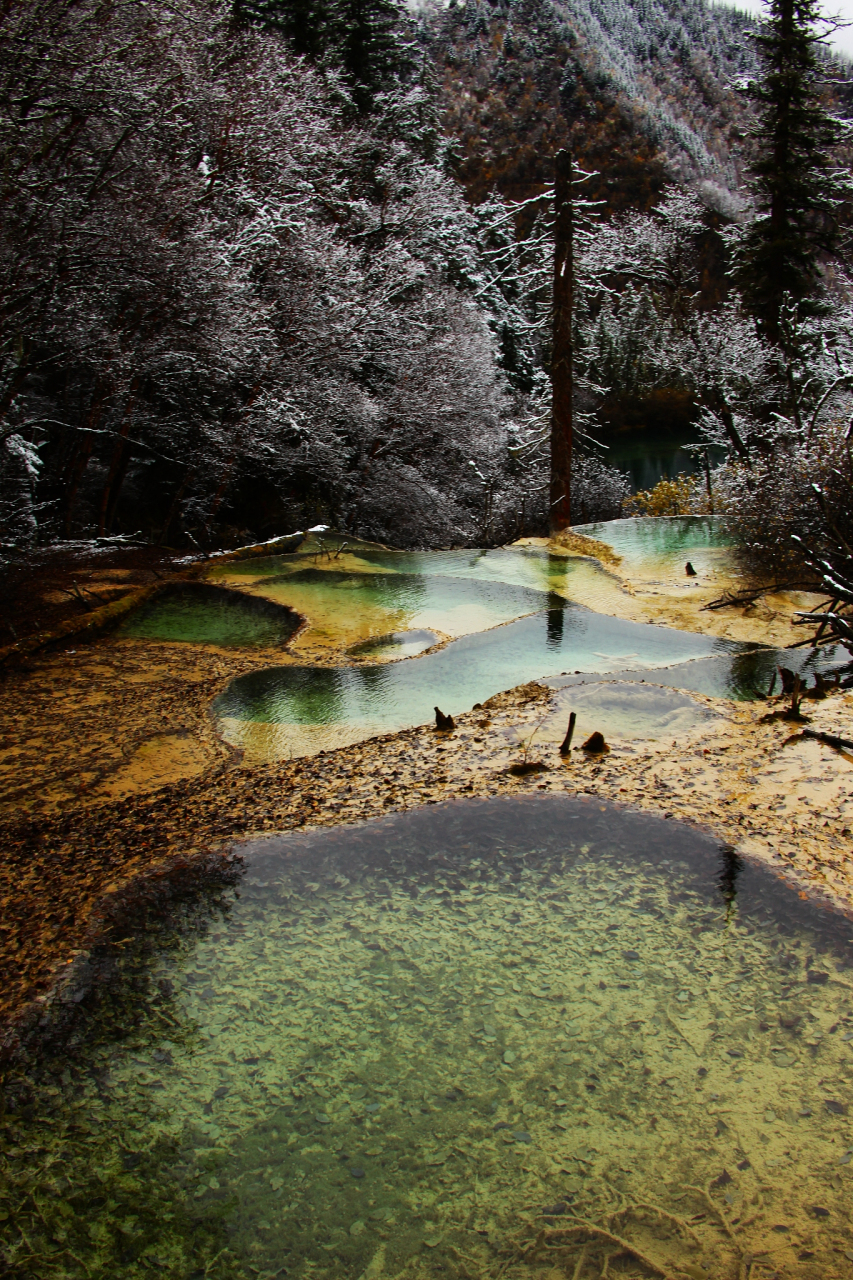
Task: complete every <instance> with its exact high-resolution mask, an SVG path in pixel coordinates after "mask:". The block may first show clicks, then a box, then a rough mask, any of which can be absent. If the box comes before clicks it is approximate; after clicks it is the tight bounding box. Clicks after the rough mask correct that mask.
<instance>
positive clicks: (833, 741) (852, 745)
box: [789, 729, 853, 751]
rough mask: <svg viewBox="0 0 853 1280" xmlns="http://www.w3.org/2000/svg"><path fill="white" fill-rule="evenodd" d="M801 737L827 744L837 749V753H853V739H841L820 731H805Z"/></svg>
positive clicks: (833, 734)
mask: <svg viewBox="0 0 853 1280" xmlns="http://www.w3.org/2000/svg"><path fill="white" fill-rule="evenodd" d="M801 736H802V737H803V738H816V739H817V741H818V742H825V743H826V745H827V746H828V747H835V748H836V750H837V751H843V750H847V751H853V739H850V738H840V737H839V736H838V734H835V733H822V732H821V731H820V730H819V729H803V731H802V734H801ZM789 741H790V739H789Z"/></svg>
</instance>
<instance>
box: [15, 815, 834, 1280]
mask: <svg viewBox="0 0 853 1280" xmlns="http://www.w3.org/2000/svg"><path fill="white" fill-rule="evenodd" d="M242 852H243V854H244V856H245V858H246V867H245V875H244V878H243V883H242V885H241V896H240V897H239V899H235V900H234V902H233V906H232V908H231V910H230V912H229V913H228V915H227V917H226V918H225V920H224V921H223V922H221V923H219V924H217V925H215V926H214V929H213V930H212V931H211V933H210V934H209V935H208V936H207V937H205V938H203V939H202V940H200V941H197V942H195V943H194V944H192V945H188V946H186V947H185V949H184V951H183V952H181V951H180V950H177V951H176V950H172V951H171V952H170V953H168V954H167V955H165V956H164V957H163V958H162V959H160V960H159V961H158V962H157V966H156V968H155V972H154V975H153V986H152V988H151V990H153V991H155V992H157V991H159V993H160V994H159V996H158V999H157V1001H156V1002H155V1003H154V1004H153V1005H148V1006H147V1009H146V1006H145V1005H144V1004H142V1005H139V1004H137V1005H135V1006H134V1004H133V1002H132V1000H131V1001H130V1003H129V1004H128V1006H127V1008H128V1015H131V1014H134V1010H135V1014H134V1016H137V1017H141V1018H142V1020H143V1027H144V1031H141V1032H139V1033H137V1036H136V1039H135V1041H134V1042H133V1044H132V1046H130V1047H126V1048H123V1047H122V1046H121V1045H120V1044H117V1045H114V1046H113V1047H110V1046H109V1045H102V1046H100V1047H96V1046H95V1045H94V1044H93V1045H92V1047H91V1048H90V1047H89V1046H88V1042H87V1043H85V1045H84V1044H81V1046H80V1047H78V1049H77V1051H76V1055H75V1054H71V1055H68V1056H66V1057H64V1058H63V1060H62V1061H60V1062H58V1063H57V1064H56V1070H55V1073H48V1075H47V1077H46V1078H48V1079H52V1081H53V1083H52V1085H51V1086H50V1088H49V1089H47V1090H45V1091H44V1094H43V1097H42V1103H41V1109H40V1110H37V1111H36V1112H35V1113H34V1114H33V1113H31V1114H30V1115H29V1116H28V1115H27V1108H26V1102H24V1103H23V1105H18V1104H16V1105H15V1108H14V1110H13V1116H12V1121H11V1123H12V1125H13V1126H14V1127H15V1143H16V1145H15V1146H14V1149H13V1151H12V1153H11V1170H12V1174H13V1177H14V1178H15V1179H16V1180H17V1184H18V1185H19V1186H24V1187H26V1186H27V1185H28V1183H27V1179H29V1180H30V1181H29V1186H30V1188H31V1189H32V1188H35V1189H36V1192H35V1196H34V1199H35V1201H36V1202H37V1203H38V1205H39V1209H40V1212H41V1213H42V1215H44V1219H43V1221H44V1222H45V1224H46V1225H47V1226H48V1228H49V1231H51V1232H53V1234H54V1238H58V1239H60V1240H61V1241H63V1242H65V1243H66V1244H67V1250H68V1252H67V1254H65V1253H63V1254H62V1255H61V1256H60V1255H59V1253H57V1256H56V1262H55V1265H54V1270H53V1271H51V1272H46V1273H45V1274H57V1275H60V1274H64V1275H68V1276H72V1275H75V1276H76V1275H81V1276H82V1275H83V1274H84V1272H83V1270H82V1267H83V1266H85V1268H86V1272H85V1274H88V1275H91V1276H93V1277H101V1276H104V1277H106V1276H108V1275H115V1274H118V1273H119V1271H120V1274H121V1275H122V1276H128V1277H136V1276H143V1275H149V1274H150V1268H151V1267H156V1268H157V1270H158V1272H159V1274H162V1275H167V1276H175V1277H177V1276H185V1275H187V1274H190V1273H193V1272H194V1271H197V1272H198V1273H200V1274H206V1275H209V1276H211V1277H213V1280H225V1278H226V1277H238V1276H246V1277H247V1280H248V1277H249V1276H251V1275H259V1274H260V1275H268V1274H276V1273H278V1272H279V1271H280V1269H281V1268H282V1267H286V1269H287V1272H288V1274H291V1275H295V1276H304V1277H308V1276H316V1275H320V1274H322V1275H325V1276H329V1277H335V1278H337V1277H340V1280H350V1277H352V1278H353V1280H358V1278H359V1277H362V1276H363V1275H365V1274H367V1275H369V1276H373V1277H377V1278H378V1277H380V1276H382V1275H386V1274H387V1276H389V1277H390V1276H397V1275H412V1276H413V1277H414V1276H422V1277H432V1276H435V1277H447V1276H450V1277H459V1278H460V1280H461V1278H462V1277H463V1276H470V1275H471V1274H472V1268H473V1272H474V1273H476V1274H482V1275H488V1274H492V1273H493V1272H494V1271H496V1270H497V1269H499V1268H500V1266H501V1265H502V1264H503V1262H505V1261H506V1260H507V1258H508V1257H509V1256H510V1255H509V1254H508V1253H506V1250H507V1248H510V1247H511V1246H510V1241H511V1240H512V1241H518V1240H519V1239H522V1240H523V1239H524V1238H525V1237H529V1238H531V1239H532V1238H533V1237H534V1235H535V1233H536V1232H537V1231H538V1230H539V1229H540V1228H541V1227H542V1226H546V1227H548V1228H549V1229H551V1230H556V1228H557V1227H559V1226H560V1224H561V1223H568V1224H570V1225H571V1223H573V1222H577V1218H582V1219H583V1220H584V1221H586V1222H595V1223H598V1224H599V1226H601V1227H606V1228H607V1229H608V1230H609V1231H610V1232H611V1233H612V1234H617V1235H619V1236H620V1237H622V1238H623V1239H627V1240H628V1241H629V1242H631V1245H632V1247H633V1248H634V1250H635V1251H636V1252H638V1253H642V1254H643V1255H645V1256H646V1257H647V1258H650V1259H652V1260H653V1261H654V1263H655V1265H656V1266H657V1267H659V1268H660V1269H661V1270H662V1271H668V1272H671V1273H672V1274H680V1275H690V1276H694V1275H695V1276H702V1275H713V1276H715V1277H717V1276H719V1277H728V1276H732V1277H734V1276H737V1275H738V1274H739V1272H740V1271H741V1264H742V1262H743V1259H744V1258H745V1257H747V1256H748V1255H749V1254H752V1255H756V1256H759V1257H764V1256H767V1257H771V1258H772V1261H773V1266H774V1267H775V1268H777V1269H778V1270H779V1271H780V1273H784V1274H787V1273H789V1272H790V1273H793V1272H794V1271H796V1274H797V1275H801V1276H804V1277H807V1278H808V1280H817V1278H818V1277H824V1276H826V1275H828V1274H842V1273H843V1272H839V1265H843V1264H840V1263H839V1256H842V1257H843V1255H839V1253H838V1250H839V1249H840V1248H846V1247H847V1244H848V1242H849V1239H850V1237H849V1225H848V1204H849V1198H848V1197H849V1187H848V1185H847V1180H848V1178H849V1177H850V1161H849V1159H848V1157H849V1155H850V1153H851V1151H853V1134H851V1130H850V1124H851V1113H850V1106H851V1103H853V1088H851V1083H852V1082H853V1058H851V1053H853V1049H851V1044H853V1004H852V1003H851V996H853V982H851V977H853V970H851V960H852V959H853V954H851V945H850V940H849V937H848V935H849V934H850V924H849V923H848V922H847V921H845V920H842V919H841V918H839V917H837V916H834V915H832V914H830V913H829V912H827V911H822V910H819V909H818V908H817V907H815V906H813V905H811V904H809V903H806V902H803V901H801V900H800V899H799V898H798V897H797V895H796V894H795V893H794V892H792V891H791V890H789V889H788V888H787V887H785V886H784V885H782V884H781V883H780V882H779V881H778V880H776V879H775V878H774V877H773V875H772V874H770V873H768V872H767V871H766V870H762V869H759V868H757V867H753V866H751V865H743V864H741V863H740V862H739V861H738V859H737V858H736V857H735V856H734V855H733V854H732V853H731V851H730V850H726V849H723V850H720V848H719V846H717V845H716V844H715V843H714V842H713V841H712V840H710V839H708V838H706V837H704V836H702V835H700V834H699V833H697V832H695V831H693V830H691V829H688V828H686V827H683V826H680V825H678V824H676V823H671V822H663V821H660V820H657V819H654V818H651V817H649V816H646V815H637V814H632V813H629V812H626V811H622V810H619V809H618V808H616V807H614V806H612V805H603V804H600V803H599V801H598V800H597V799H596V800H589V801H587V800H583V799H569V798H564V797H561V798H557V797H531V796H528V797H520V798H514V799H498V800H492V801H485V802H483V801H468V802H452V803H450V804H446V805H442V806H437V807H429V808H427V809H423V810H419V811H415V812H411V813H409V814H406V815H398V816H395V817H394V818H390V819H385V820H382V821H377V822H373V823H368V824H364V825H362V826H358V827H348V828H339V829H337V830H332V831H328V830H324V831H321V832H315V833H312V834H308V835H303V836H292V837H285V838H278V837H274V838H271V839H268V840H263V841H257V842H255V843H250V844H246V845H243V846H242ZM815 975H824V976H820V977H819V978H818V979H816V978H815ZM134 982H135V983H136V988H137V989H139V988H140V977H139V971H138V969H137V970H135V978H134ZM146 1019H147V1021H145V1020H146ZM69 1066H70V1067H72V1068H73V1070H71V1069H69ZM23 1096H24V1095H23V1093H22V1094H21V1097H23ZM31 1112H32V1108H31ZM48 1121H51V1122H52V1125H51V1127H48ZM63 1144H64V1147H65V1148H67V1150H63ZM57 1156H62V1162H61V1163H58V1162H57ZM57 1178H59V1179H60V1181H63V1180H64V1181H65V1182H66V1184H67V1186H68V1193H67V1196H66V1199H65V1200H64V1201H63V1198H62V1195H61V1194H57V1193H56V1190H55V1185H56V1180H57ZM52 1187H53V1188H54V1191H52V1192H51V1191H50V1190H49V1189H50V1188H52ZM39 1188H40V1189H41V1191H40V1193H39V1190H38V1189H39ZM10 1203H14V1205H16V1206H17V1205H18V1204H19V1201H18V1200H17V1199H16V1200H15V1201H14V1202H10ZM25 1203H26V1205H29V1206H30V1207H29V1208H23V1207H22V1208H21V1212H22V1213H25V1214H29V1217H27V1226H29V1228H30V1231H35V1226H37V1225H38V1224H37V1223H36V1222H35V1219H34V1213H33V1211H32V1209H31V1205H32V1203H33V1201H32V1200H28V1201H26V1202H24V1201H20V1204H21V1205H22V1206H23V1205H24V1204H25ZM63 1203H65V1204H66V1205H67V1210H64V1209H60V1207H59V1206H61V1205H62V1204H63ZM575 1215H576V1216H575ZM31 1219H32V1220H33V1221H31ZM4 1226H5V1227H6V1228H7V1234H8V1239H9V1240H10V1241H11V1242H12V1244H13V1247H14V1241H15V1239H16V1234H15V1233H16V1220H15V1218H14V1215H13V1216H12V1217H11V1218H10V1219H8V1220H7V1221H6V1222H5V1223H4ZM60 1233H64V1234H60ZM27 1239H28V1241H29V1247H32V1238H31V1237H30V1235H29V1234H28V1236H27ZM46 1240H47V1237H45V1235H44V1228H43V1227H40V1228H39V1231H38V1233H36V1244H37V1245H38V1246H39V1247H43V1248H45V1249H47V1248H48V1244H47V1243H46ZM552 1243H553V1244H554V1246H555V1252H554V1253H553V1254H550V1255H549V1256H548V1257H547V1259H546V1261H547V1266H546V1265H545V1264H544V1262H543V1263H542V1265H540V1263H539V1261H538V1260H537V1259H536V1258H535V1257H533V1258H532V1260H530V1259H528V1260H527V1261H524V1260H521V1259H520V1260H518V1261H517V1262H516V1264H515V1265H514V1268H513V1274H514V1275H518V1276H524V1277H526V1276H542V1277H543V1280H544V1277H545V1275H546V1273H547V1274H551V1275H553V1271H550V1270H549V1269H550V1268H553V1267H554V1266H555V1265H556V1266H558V1267H559V1269H560V1271H561V1273H566V1274H569V1275H571V1274H572V1273H573V1272H574V1269H575V1265H576V1263H577V1260H578V1257H579V1252H580V1247H581V1244H580V1236H579V1234H578V1233H577V1232H575V1233H574V1234H573V1233H571V1232H569V1233H565V1234H563V1235H555V1236H554V1237H553V1240H552ZM558 1245H559V1246H560V1247H559V1249H557V1248H556V1246H558ZM18 1247H19V1250H20V1254H21V1257H22V1258H23V1256H24V1246H23V1244H20V1245H19V1246H18ZM51 1247H54V1246H51ZM602 1249H603V1246H602V1243H601V1239H600V1238H599V1241H598V1242H596V1240H595V1239H594V1238H593V1239H592V1240H591V1242H590V1245H589V1249H588V1258H589V1261H590V1274H591V1275H592V1274H597V1273H598V1272H600V1270H601V1268H602V1266H603V1265H604V1253H603V1252H602ZM75 1259H77V1260H79V1264H80V1269H79V1270H76V1271H75V1266H77V1262H76V1261H75ZM121 1259H124V1261H121ZM117 1268H118V1270H117ZM20 1274H26V1272H24V1271H21V1272H20ZM576 1274H577V1273H576ZM580 1274H582V1272H581V1273H580Z"/></svg>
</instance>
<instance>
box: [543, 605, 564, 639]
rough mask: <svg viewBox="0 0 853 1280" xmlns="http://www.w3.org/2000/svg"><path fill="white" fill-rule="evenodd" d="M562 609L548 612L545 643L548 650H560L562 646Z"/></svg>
mask: <svg viewBox="0 0 853 1280" xmlns="http://www.w3.org/2000/svg"><path fill="white" fill-rule="evenodd" d="M564 619H565V610H564V609H549V610H548V633H547V637H546V640H545V643H546V645H547V647H548V648H549V649H561V648H562V645H563V622H564Z"/></svg>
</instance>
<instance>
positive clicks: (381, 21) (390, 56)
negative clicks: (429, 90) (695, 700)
mask: <svg viewBox="0 0 853 1280" xmlns="http://www.w3.org/2000/svg"><path fill="white" fill-rule="evenodd" d="M403 20H404V10H403V6H402V5H401V4H400V3H398V0H334V3H333V5H332V13H331V33H332V37H331V46H332V47H331V50H330V52H331V56H332V58H333V60H334V62H335V64H336V65H337V66H339V67H340V68H341V71H342V72H343V76H344V79H345V80H346V82H347V84H348V85H349V86H350V89H351V90H352V95H353V100H354V101H355V104H356V106H357V107H358V110H359V111H360V112H361V113H362V114H366V113H367V112H369V111H370V110H371V109H372V107H373V104H374V101H375V99H376V95H377V94H378V93H381V92H382V90H383V89H388V88H390V87H391V85H392V84H393V82H394V80H395V79H396V78H397V77H399V76H401V75H402V74H403V73H404V72H405V71H406V70H407V69H409V66H410V58H409V56H408V55H407V53H406V50H405V47H404V43H403V40H402V35H401V32H402V26H403Z"/></svg>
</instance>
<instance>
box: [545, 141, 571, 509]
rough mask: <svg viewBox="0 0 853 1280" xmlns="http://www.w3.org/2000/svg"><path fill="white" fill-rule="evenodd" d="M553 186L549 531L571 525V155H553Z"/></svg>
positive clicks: (564, 152)
mask: <svg viewBox="0 0 853 1280" xmlns="http://www.w3.org/2000/svg"><path fill="white" fill-rule="evenodd" d="M556 165H557V172H556V177H555V182H554V331H553V338H552V343H551V503H550V511H551V520H550V523H551V532H552V533H559V532H560V530H561V529H567V528H568V527H569V525H570V524H571V522H572V521H571V494H572V300H573V275H574V254H573V230H574V228H573V215H572V157H571V153H570V152H568V151H558V152H557V158H556Z"/></svg>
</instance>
